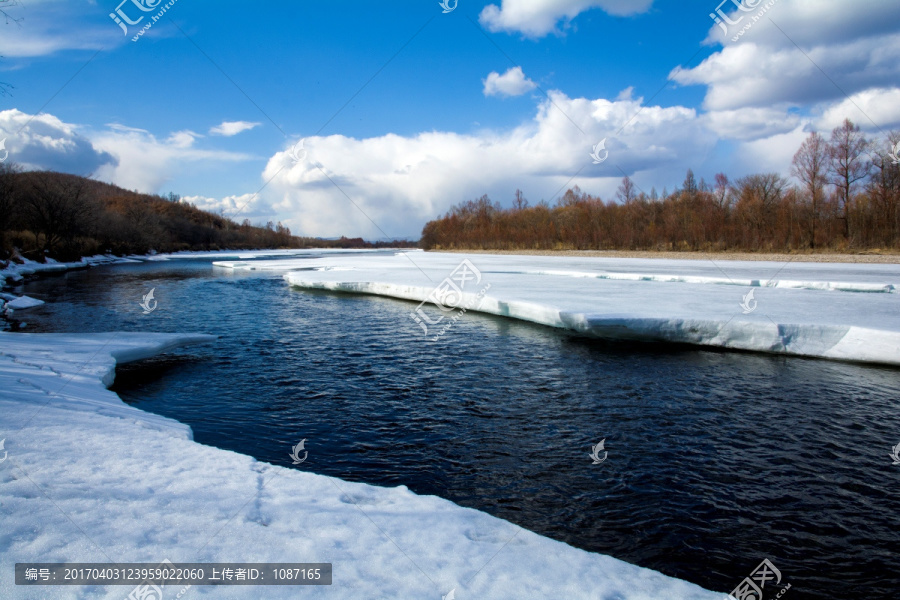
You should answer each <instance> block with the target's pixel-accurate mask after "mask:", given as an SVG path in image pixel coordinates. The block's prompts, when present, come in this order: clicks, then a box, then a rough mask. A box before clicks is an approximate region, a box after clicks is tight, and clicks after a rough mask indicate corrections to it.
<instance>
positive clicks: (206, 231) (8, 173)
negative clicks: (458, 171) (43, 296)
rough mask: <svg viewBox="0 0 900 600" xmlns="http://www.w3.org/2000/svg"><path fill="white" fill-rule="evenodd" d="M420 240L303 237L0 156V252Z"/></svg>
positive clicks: (69, 254) (70, 253)
mask: <svg viewBox="0 0 900 600" xmlns="http://www.w3.org/2000/svg"><path fill="white" fill-rule="evenodd" d="M410 245H415V244H414V243H410V242H399V241H398V242H392V243H385V242H378V243H371V242H367V241H364V240H363V239H361V238H352V239H350V238H346V237H341V238H340V239H332V240H325V239H320V238H310V237H298V236H295V235H292V234H291V230H290V229H289V228H287V227H285V226H284V225H282V224H281V223H280V222H279V223H273V222H271V221H270V222H268V223H266V224H265V225H252V224H251V223H250V221H249V220H248V219H245V220H244V222H243V223H241V224H237V223H235V222H234V221H231V220H230V219H227V218H225V217H224V216H223V215H217V214H213V213H210V212H206V211H203V210H200V209H199V208H196V207H195V206H192V205H190V204H187V203H184V202H181V201H180V197H179V196H177V195H175V194H169V195H168V197H164V196H158V195H149V194H141V193H137V192H132V191H128V190H125V189H122V188H120V187H118V186H115V185H111V184H108V183H103V182H100V181H96V180H93V179H88V178H85V177H79V176H77V175H70V174H65V173H57V172H53V171H27V172H22V171H21V170H20V169H18V168H17V167H16V166H15V165H13V164H9V163H0V259H3V258H8V257H10V256H13V255H14V254H15V253H19V254H21V255H22V256H23V257H25V258H30V259H32V260H38V261H42V260H44V259H45V258H47V257H51V258H54V259H59V260H75V259H78V258H80V257H82V256H92V255H94V254H116V255H125V254H146V253H148V252H150V251H151V250H154V251H157V252H177V251H181V250H219V249H234V250H237V249H254V248H375V247H387V246H391V247H397V246H410Z"/></svg>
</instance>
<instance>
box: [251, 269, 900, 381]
mask: <svg viewBox="0 0 900 600" xmlns="http://www.w3.org/2000/svg"><path fill="white" fill-rule="evenodd" d="M463 258H465V257H464V256H463V255H460V254H443V253H427V254H421V253H420V254H416V255H407V256H395V257H329V258H327V259H326V258H323V259H320V260H317V261H305V262H304V264H303V265H302V268H303V270H292V269H297V268H300V267H301V265H300V264H299V263H295V262H293V261H282V262H283V263H285V264H282V266H281V268H282V269H283V270H286V271H289V272H287V273H285V274H284V278H285V279H286V280H287V281H288V282H289V283H290V284H291V285H293V286H296V287H299V288H308V289H321V290H330V291H339V292H350V293H360V294H374V295H379V296H389V297H393V298H399V299H403V300H411V301H414V302H422V301H424V300H426V298H428V297H429V294H430V293H431V292H432V290H434V288H435V286H436V285H438V284H439V283H441V282H442V281H443V280H444V279H445V278H447V277H448V276H450V274H451V273H452V272H453V270H454V268H456V266H457V265H459V263H460V262H461V261H462V260H463ZM470 260H471V262H472V264H473V265H474V266H475V267H476V268H477V269H478V271H479V272H480V275H481V278H482V279H481V282H480V284H479V287H483V286H485V285H488V284H489V285H490V289H489V290H488V292H487V293H486V295H484V298H483V299H481V298H480V297H479V296H478V294H477V293H476V292H477V291H478V290H477V289H476V288H472V287H468V288H465V289H464V290H463V295H462V301H461V302H459V305H460V306H471V308H470V309H469V310H476V311H479V312H483V313H489V314H493V315H498V316H503V317H511V318H516V319H521V320H525V321H531V322H534V323H539V324H542V325H547V326H550V327H557V328H563V329H569V330H573V331H577V332H579V333H582V334H587V335H594V336H599V337H606V338H617V339H631V340H647V341H663V342H675V343H688V344H697V345H704V346H715V347H722V348H734V349H741V350H751V351H760V352H771V353H777V354H791V355H798V356H812V357H820V358H831V359H841V360H852V361H862V362H873V363H883V364H889V365H900V294H897V293H896V292H897V290H898V289H900V284H898V282H900V265H856V264H821V263H790V264H784V263H780V264H779V263H767V262H730V263H727V264H725V263H724V262H722V263H715V262H712V261H710V262H709V263H704V262H702V261H678V260H659V259H610V258H569V257H534V256H527V257H526V256H509V255H503V256H496V255H478V256H474V257H470ZM234 268H240V267H238V266H235V267H234ZM272 268H275V267H274V265H273V266H272ZM339 269H343V270H339ZM470 283H471V282H470ZM723 284H727V285H723ZM750 292H753V293H752V294H750ZM859 292H865V293H859ZM426 308H428V307H426ZM413 309H414V307H411V312H413ZM430 309H431V315H432V316H431V317H429V318H430V319H431V320H432V321H437V320H439V318H440V317H441V316H442V313H441V312H440V311H438V310H437V308H434V307H430ZM423 310H425V308H423ZM426 316H427V314H426ZM442 324H443V323H442ZM406 325H407V326H409V327H413V328H417V329H418V328H419V327H424V329H425V331H423V333H424V334H425V335H427V336H428V337H431V336H433V335H434V334H433V333H432V331H433V329H431V330H429V329H428V328H427V327H425V326H424V325H422V324H417V322H416V321H415V320H414V319H413V318H411V319H410V321H409V322H408V323H407V324H406ZM439 326H440V325H438V327H439ZM432 339H435V340H436V339H438V337H437V336H436V337H433V338H432Z"/></svg>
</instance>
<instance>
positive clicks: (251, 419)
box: [16, 260, 900, 600]
mask: <svg viewBox="0 0 900 600" xmlns="http://www.w3.org/2000/svg"><path fill="white" fill-rule="evenodd" d="M151 288H155V298H156V300H157V302H158V308H157V310H155V311H154V312H152V313H150V314H149V315H144V314H143V311H142V309H141V307H140V306H139V302H140V301H141V298H142V296H143V295H144V294H146V293H147V292H148V291H149V290H150V289H151ZM25 292H26V293H27V294H29V295H31V296H34V297H37V298H41V299H43V300H46V301H47V302H48V304H46V305H45V306H43V307H39V308H36V309H32V310H30V311H27V312H26V311H22V312H20V313H17V315H16V316H17V318H20V319H22V320H24V321H27V326H26V327H25V329H24V331H28V332H91V331H111V330H122V331H161V332H203V333H212V334H216V335H219V336H220V339H219V340H218V342H217V343H215V344H211V345H208V346H200V347H191V348H187V349H184V350H181V351H178V352H175V353H173V354H170V355H167V356H163V357H159V358H156V359H152V360H147V361H143V362H141V363H137V364H133V365H126V366H123V367H121V368H119V369H118V373H117V379H116V384H115V386H114V390H115V391H116V392H118V394H119V395H120V396H121V397H122V398H123V399H124V400H125V401H126V402H129V403H131V404H134V405H136V406H138V407H140V408H142V409H144V410H147V411H150V412H154V413H158V414H161V415H165V416H167V417H171V418H173V419H177V420H178V421H181V422H183V423H186V424H188V425H190V426H191V428H192V429H193V431H194V437H195V439H196V440H197V441H198V442H200V443H203V444H208V445H211V446H216V447H219V448H226V449H228V450H234V451H236V452H241V453H244V454H249V455H251V456H254V457H255V458H257V459H259V460H261V461H266V462H269V463H272V464H276V465H282V466H286V467H292V464H291V463H292V460H291V458H290V456H289V453H290V450H291V446H293V445H295V444H297V443H298V442H299V441H300V440H301V439H304V438H305V439H306V444H305V446H306V449H307V450H308V452H309V455H308V458H307V460H306V461H305V462H303V463H302V464H300V465H297V466H293V468H297V469H301V470H304V471H311V472H314V473H321V474H325V475H331V476H335V477H339V478H342V479H345V480H350V481H361V482H365V483H370V484H375V485H382V486H396V485H401V484H402V485H406V486H408V487H409V488H410V489H411V490H413V491H414V492H416V493H419V494H434V495H437V496H441V497H443V498H447V499H449V500H452V501H453V502H456V503H457V504H460V505H462V506H467V507H472V508H476V509H479V510H482V511H485V512H487V513H490V514H492V515H495V516H497V517H500V518H503V519H506V520H508V521H511V522H513V523H516V524H518V525H520V526H522V527H524V528H526V529H529V530H531V531H535V532H537V533H540V534H542V535H545V536H548V537H551V538H553V539H556V540H560V541H563V542H566V543H568V544H571V545H572V546H576V547H578V548H583V549H585V550H589V551H592V552H600V553H604V554H609V555H612V556H615V557H617V558H620V559H623V560H626V561H628V562H631V563H634V564H637V565H641V566H644V567H649V568H652V569H656V570H658V571H661V572H663V573H665V574H667V575H671V576H674V577H679V578H682V579H686V580H688V581H692V582H694V583H697V584H699V585H701V586H704V587H706V588H709V589H712V590H717V591H723V592H728V591H730V590H732V589H734V588H735V587H736V586H737V585H738V584H739V583H740V582H741V581H742V580H743V579H744V578H745V577H747V576H748V575H750V573H751V572H752V571H753V570H754V569H755V567H756V566H757V565H758V564H759V563H760V562H761V561H762V560H763V559H769V560H770V561H771V562H772V563H773V564H774V565H775V566H776V567H777V568H778V570H780V571H781V574H782V584H781V586H782V587H783V586H784V585H786V584H787V583H790V584H791V589H789V590H788V591H787V592H786V593H785V596H784V597H787V598H797V599H799V598H826V597H830V598H867V599H869V600H872V599H875V598H893V597H895V594H896V592H897V590H900V560H898V556H897V550H898V548H900V543H898V542H900V533H898V532H900V507H898V504H897V500H896V499H897V490H898V489H900V467H898V466H892V464H891V459H890V458H889V456H888V455H889V453H890V451H891V446H893V445H895V444H897V443H900V410H898V408H900V407H898V390H900V370H897V369H890V368H880V367H871V366H863V365H856V364H847V363H840V362H829V361H824V360H812V359H803V358H788V357H776V356H767V355H761V354H749V353H738V352H727V351H712V350H708V349H698V348H693V347H688V346H671V345H663V344H640V343H618V342H604V341H600V340H594V339H588V338H583V337H578V336H575V335H572V334H568V333H564V332H560V331H556V330H553V329H550V328H545V327H541V326H536V325H531V324H528V323H522V322H517V321H513V320H509V319H502V318H497V317H491V316H486V315H479V314H475V313H471V312H470V313H468V314H466V315H465V317H464V318H462V319H460V320H459V321H458V322H457V323H456V325H455V326H454V328H453V329H452V330H451V331H450V332H448V334H447V335H445V336H443V337H442V338H441V341H440V342H438V343H434V342H430V341H428V340H426V339H424V338H423V336H422V335H421V330H420V329H419V327H418V326H416V324H415V323H414V322H413V320H412V319H411V318H410V316H409V314H410V312H411V311H412V310H413V309H414V308H415V304H414V303H409V302H403V301H398V300H392V299H388V298H378V297H368V296H353V295H343V294H328V293H319V292H307V291H299V290H295V289H291V288H290V287H289V286H288V285H287V284H286V282H284V281H283V280H282V279H281V277H280V274H278V273H266V272H247V271H241V272H236V273H233V272H231V271H228V270H225V269H221V268H218V267H213V266H212V265H211V263H210V261H209V260H173V261H170V262H157V263H142V264H136V265H123V266H112V267H100V268H94V269H90V270H86V271H77V272H71V273H68V274H65V275H61V276H57V277H50V278H46V279H42V280H37V281H33V282H31V283H28V284H27V285H26V286H25ZM602 439H605V440H606V442H605V447H606V451H607V452H608V455H607V459H606V460H605V461H603V462H602V463H600V464H593V461H592V460H591V458H590V456H589V453H590V451H591V446H592V445H594V444H597V443H598V442H600V441H601V440H602ZM601 456H602V453H601ZM247 559H248V560H250V559H252V557H247ZM548 560H553V559H552V557H548ZM562 568H564V567H562ZM770 588H771V586H770V587H767V588H766V596H765V597H766V599H767V600H768V599H769V597H770V596H771V597H774V595H775V593H777V592H778V591H779V590H780V589H781V587H778V588H775V589H772V590H771V592H770Z"/></svg>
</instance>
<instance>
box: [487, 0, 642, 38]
mask: <svg viewBox="0 0 900 600" xmlns="http://www.w3.org/2000/svg"><path fill="white" fill-rule="evenodd" d="M651 4H653V0H502V1H501V3H500V6H497V5H496V4H489V5H488V6H486V7H485V8H484V10H482V11H481V15H480V17H479V20H480V21H481V24H482V25H484V26H485V27H487V28H488V29H489V30H491V31H509V32H512V31H518V32H521V33H522V34H524V35H526V36H528V37H532V38H540V37H543V36H545V35H547V34H548V33H558V32H559V31H560V30H559V29H557V24H558V23H559V22H560V21H562V23H563V27H564V28H565V27H567V26H568V25H569V23H570V22H571V21H572V19H574V18H575V17H577V16H578V15H579V14H580V13H582V12H584V11H587V10H590V9H592V8H600V9H602V10H604V11H606V12H607V13H609V14H611V15H617V16H626V15H633V14H636V13H642V12H645V11H646V10H647V9H649V8H650V5H651Z"/></svg>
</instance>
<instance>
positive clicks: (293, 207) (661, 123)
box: [263, 91, 716, 238]
mask: <svg viewBox="0 0 900 600" xmlns="http://www.w3.org/2000/svg"><path fill="white" fill-rule="evenodd" d="M698 123H699V120H698V117H697V114H696V112H695V111H693V110H691V109H687V108H684V107H666V108H664V107H660V106H645V105H644V104H643V99H641V98H638V99H630V98H629V99H623V100H615V101H610V100H606V99H595V100H591V99H587V98H569V97H568V96H566V95H565V94H563V93H561V92H558V91H552V92H550V99H548V100H545V101H543V102H542V103H541V104H540V105H539V106H538V108H537V114H536V115H535V117H534V118H533V119H531V120H529V121H527V122H526V123H523V124H522V125H521V126H519V127H516V128H514V129H512V130H509V131H505V132H493V131H483V132H479V133H477V134H469V135H463V134H458V133H452V132H439V131H432V132H424V133H420V134H418V135H415V136H409V137H406V136H399V135H395V134H388V135H384V136H380V137H375V138H367V139H355V138H350V137H345V136H341V135H332V136H327V137H310V138H306V139H305V140H304V148H305V149H306V151H307V155H306V157H305V158H304V159H303V160H301V161H299V162H296V163H295V162H294V161H293V160H292V159H291V157H290V154H289V151H290V149H289V148H286V149H284V150H283V151H281V152H278V153H276V154H275V155H274V156H272V158H271V159H270V160H269V163H268V164H267V166H266V169H265V171H264V173H263V179H264V180H266V181H268V180H269V179H271V183H270V184H269V186H268V188H267V190H266V193H267V196H268V197H269V198H271V200H270V202H271V205H272V208H273V210H275V211H276V212H277V214H279V215H285V219H283V220H284V221H285V222H286V224H287V225H288V226H290V227H291V229H292V230H293V231H294V232H295V233H303V234H307V235H322V236H333V235H340V234H348V235H363V236H366V237H373V238H375V237H382V236H385V235H386V236H388V237H394V236H409V237H417V236H418V235H419V233H420V231H421V226H422V223H423V222H425V221H426V220H428V219H432V218H434V217H435V216H437V215H438V214H440V213H442V212H444V211H446V210H447V209H448V208H450V206H451V205H452V204H455V203H457V202H459V201H462V200H468V199H471V198H476V197H478V196H481V195H482V194H484V193H489V194H491V195H492V197H494V198H495V199H498V200H499V199H503V198H505V197H509V196H511V195H512V193H513V191H514V190H515V189H516V188H521V189H522V190H523V191H524V192H525V193H526V196H527V197H529V198H530V199H531V200H532V201H533V202H537V201H540V200H541V199H546V200H548V201H549V200H552V198H553V197H554V194H556V193H557V192H558V191H559V190H560V189H562V188H566V187H571V186H573V185H576V184H577V185H580V186H581V187H582V188H583V189H585V190H587V191H590V192H592V193H600V194H603V195H605V196H606V197H609V196H610V195H612V193H614V191H615V188H616V186H617V185H618V183H619V181H620V180H621V178H622V173H623V171H624V172H625V173H627V174H629V175H635V174H638V176H637V178H638V180H639V181H638V183H640V180H646V181H651V182H652V181H656V180H658V179H657V178H659V179H663V178H667V177H669V176H671V175H672V174H673V173H676V172H677V173H680V176H681V177H683V175H684V169H685V168H686V166H685V165H686V164H687V162H686V161H692V160H693V159H694V157H697V156H703V155H705V154H706V153H707V152H708V151H709V150H710V149H711V148H712V147H713V146H714V145H715V142H716V138H715V135H714V134H712V133H711V132H710V131H708V130H706V129H705V128H704V127H703V126H702V124H699V125H698ZM604 138H606V140H607V142H606V148H607V149H609V152H610V157H609V159H608V160H607V161H606V162H604V163H602V164H599V165H594V164H593V162H592V160H591V158H590V156H589V154H590V151H591V147H592V145H593V144H595V143H597V142H598V141H600V140H601V139H604ZM663 180H666V179H663ZM679 181H680V179H679ZM648 191H649V190H648ZM373 222H374V223H375V224H377V227H376V225H375V224H373Z"/></svg>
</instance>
